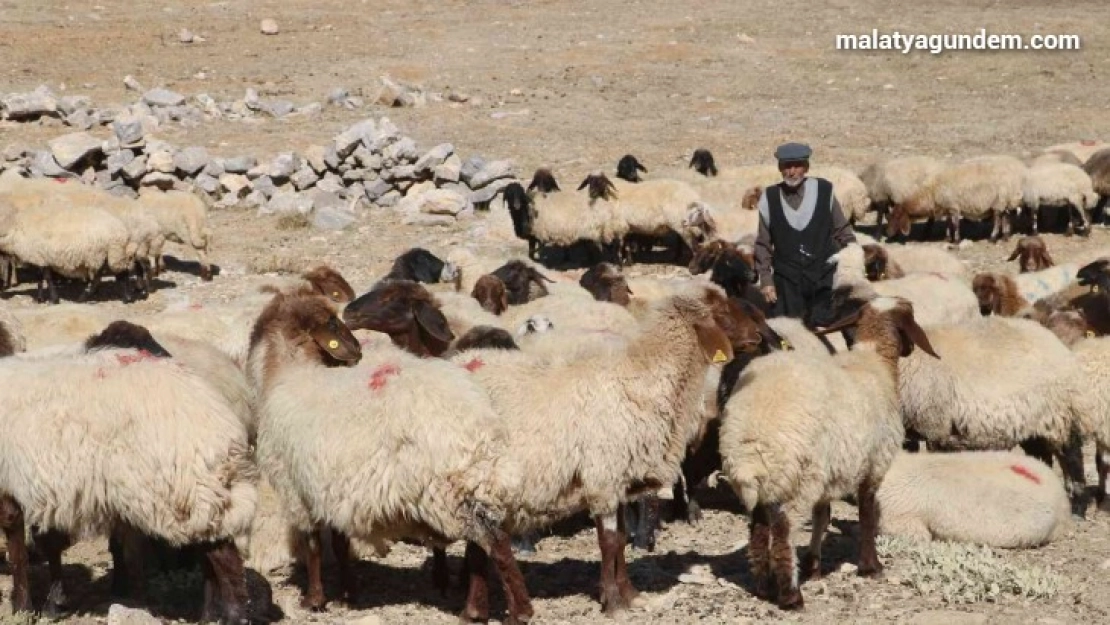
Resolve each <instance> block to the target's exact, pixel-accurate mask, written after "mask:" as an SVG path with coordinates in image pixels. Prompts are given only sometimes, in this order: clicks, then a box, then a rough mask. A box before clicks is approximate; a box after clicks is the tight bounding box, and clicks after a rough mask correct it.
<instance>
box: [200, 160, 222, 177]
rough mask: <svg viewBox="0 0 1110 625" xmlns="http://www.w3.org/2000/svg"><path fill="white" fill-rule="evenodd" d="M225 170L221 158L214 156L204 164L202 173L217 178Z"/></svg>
mask: <svg viewBox="0 0 1110 625" xmlns="http://www.w3.org/2000/svg"><path fill="white" fill-rule="evenodd" d="M226 172H227V170H226V169H224V162H223V160H222V159H218V158H214V159H212V160H210V161H208V164H207V165H205V166H204V173H206V174H208V175H209V176H212V177H213V178H219V177H220V176H222V175H224V173H226Z"/></svg>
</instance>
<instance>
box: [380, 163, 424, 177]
mask: <svg viewBox="0 0 1110 625" xmlns="http://www.w3.org/2000/svg"><path fill="white" fill-rule="evenodd" d="M381 175H382V178H384V179H386V180H412V179H413V178H416V169H415V168H413V166H412V165H399V166H397V167H394V168H393V169H383V170H382V174H381Z"/></svg>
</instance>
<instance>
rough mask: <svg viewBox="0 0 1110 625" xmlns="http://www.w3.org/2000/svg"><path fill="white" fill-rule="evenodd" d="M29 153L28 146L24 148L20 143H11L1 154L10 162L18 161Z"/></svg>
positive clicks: (0, 155)
mask: <svg viewBox="0 0 1110 625" xmlns="http://www.w3.org/2000/svg"><path fill="white" fill-rule="evenodd" d="M27 154H30V151H29V150H27V149H26V148H22V147H20V146H18V145H9V146H7V147H5V148H4V151H3V153H2V154H0V157H3V159H4V160H5V161H9V162H10V161H18V160H19V159H21V158H23V157H24V156H26V155H27Z"/></svg>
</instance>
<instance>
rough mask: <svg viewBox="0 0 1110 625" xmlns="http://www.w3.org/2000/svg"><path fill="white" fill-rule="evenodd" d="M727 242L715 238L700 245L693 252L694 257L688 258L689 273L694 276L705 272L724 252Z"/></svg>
mask: <svg viewBox="0 0 1110 625" xmlns="http://www.w3.org/2000/svg"><path fill="white" fill-rule="evenodd" d="M728 247H729V245H728V243H725V242H724V241H720V240H716V241H710V242H709V243H706V244H705V245H702V246H701V247H699V248H698V249H697V250H696V251H695V252H694V257H693V258H692V259H690V266H689V267H688V268H689V270H690V273H692V274H694V275H695V276H696V275H698V274H702V273H705V272H707V271H709V270H710V269H712V268H713V265H716V264H717V261H718V260H720V259H721V257H722V256H723V255H724V254H725V251H726V250H727V249H728Z"/></svg>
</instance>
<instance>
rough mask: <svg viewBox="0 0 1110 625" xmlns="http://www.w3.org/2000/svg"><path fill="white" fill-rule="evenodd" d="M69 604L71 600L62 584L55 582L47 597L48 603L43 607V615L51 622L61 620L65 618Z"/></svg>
mask: <svg viewBox="0 0 1110 625" xmlns="http://www.w3.org/2000/svg"><path fill="white" fill-rule="evenodd" d="M67 603H69V599H68V598H67V597H66V593H65V589H64V588H63V587H62V583H61V582H54V584H53V585H51V586H50V592H49V593H47V595H46V603H45V604H44V605H43V606H42V614H43V616H45V617H46V618H48V619H50V620H58V619H61V618H62V617H63V616H65V612H66V604H67Z"/></svg>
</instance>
